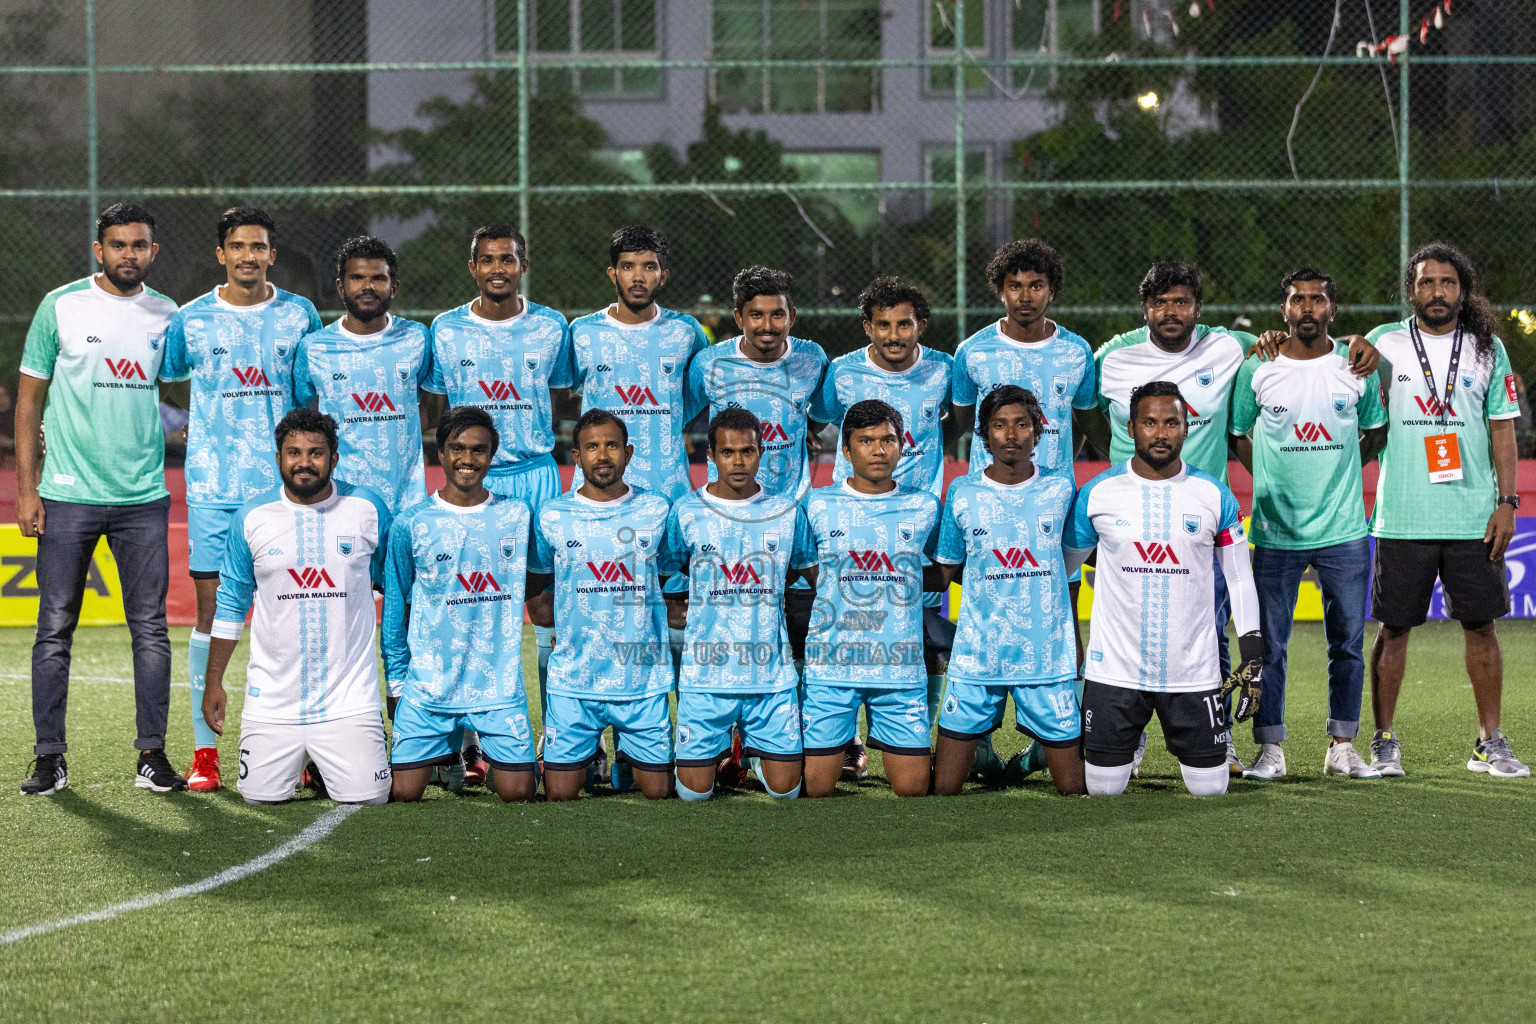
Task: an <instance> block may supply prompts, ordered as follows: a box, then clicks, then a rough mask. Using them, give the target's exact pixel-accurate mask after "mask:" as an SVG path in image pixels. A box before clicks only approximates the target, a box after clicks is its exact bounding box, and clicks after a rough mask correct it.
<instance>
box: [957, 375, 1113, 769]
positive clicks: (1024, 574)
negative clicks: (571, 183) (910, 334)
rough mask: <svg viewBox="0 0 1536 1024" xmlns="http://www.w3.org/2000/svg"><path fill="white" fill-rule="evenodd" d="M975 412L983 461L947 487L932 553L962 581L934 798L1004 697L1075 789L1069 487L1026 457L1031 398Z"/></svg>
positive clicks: (993, 396)
mask: <svg viewBox="0 0 1536 1024" xmlns="http://www.w3.org/2000/svg"><path fill="white" fill-rule="evenodd" d="M980 416H981V418H980V420H979V422H980V428H979V430H980V435H979V436H980V443H981V444H982V445H984V446H985V447H986V449H987V454H988V456H989V457H990V458H989V461H988V465H987V468H986V469H984V470H983V471H982V472H981V473H979V474H977V475H976V476H966V477H962V478H961V479H958V480H956V481H955V482H954V483H953V484H951V485H950V488H949V496H948V498H947V499H946V500H945V503H944V516H943V521H942V525H941V527H940V530H939V544H938V551H937V553H936V554H935V555H934V561H935V562H937V563H938V564H939V565H940V566H942V567H943V568H944V573H945V578H946V582H952V581H953V580H954V579H955V578H956V577H959V578H960V579H961V580H962V583H961V590H960V623H959V628H958V629H957V630H956V632H955V646H954V649H953V650H952V651H951V652H950V656H949V688H948V690H947V692H946V693H945V695H944V708H943V710H942V711H941V712H940V713H939V744H938V754H937V757H936V758H935V766H934V790H935V792H937V793H939V794H940V795H941V796H953V795H955V794H957V793H959V792H960V789H961V787H962V786H963V785H964V784H965V779H966V776H968V775H969V774H970V772H971V766H972V764H973V763H974V760H975V754H976V744H977V743H978V742H979V741H980V740H981V739H982V738H983V737H987V736H990V735H992V733H993V732H995V731H996V730H997V729H998V728H999V727H1000V726H1001V725H1002V719H1003V708H1004V704H1005V702H1006V701H1007V699H1008V697H1009V696H1012V697H1013V713H1014V721H1015V722H1016V723H1017V728H1018V730H1019V732H1021V733H1023V734H1024V735H1026V736H1028V737H1030V738H1031V739H1032V740H1034V741H1035V742H1037V743H1039V744H1040V745H1041V747H1042V748H1043V749H1044V751H1045V760H1046V763H1047V764H1048V765H1049V766H1050V771H1051V780H1052V781H1053V782H1055V784H1056V790H1057V792H1059V793H1062V794H1064V795H1066V794H1074V793H1082V792H1083V791H1084V784H1083V760H1082V756H1081V755H1080V754H1079V753H1078V742H1079V739H1080V737H1081V724H1080V719H1079V715H1078V700H1077V688H1076V686H1075V677H1076V675H1077V632H1076V629H1075V626H1076V622H1075V619H1076V616H1074V615H1073V614H1072V604H1071V598H1070V594H1069V589H1068V585H1067V580H1068V577H1069V573H1068V571H1067V567H1066V565H1065V563H1064V559H1063V556H1062V548H1061V544H1062V536H1063V534H1064V533H1065V531H1066V529H1067V520H1068V516H1069V514H1070V512H1071V508H1072V493H1073V487H1072V484H1071V482H1070V481H1069V480H1067V479H1066V478H1065V477H1063V476H1061V475H1060V474H1052V473H1046V472H1044V471H1043V470H1041V469H1040V468H1039V467H1038V466H1037V465H1036V464H1035V462H1034V461H1033V456H1034V454H1035V442H1036V440H1037V439H1038V438H1040V437H1042V436H1043V435H1044V433H1045V416H1044V414H1043V413H1042V412H1041V410H1040V403H1039V402H1038V401H1037V400H1036V399H1035V396H1034V395H1033V394H1031V393H1030V392H1029V391H1027V390H1025V389H1024V388H1021V387H1018V386H1017V385H1014V384H1004V385H1002V386H1001V387H998V388H994V389H993V390H991V391H989V392H987V394H986V397H984V398H983V399H982V401H981V411H980ZM962 566H963V569H962Z"/></svg>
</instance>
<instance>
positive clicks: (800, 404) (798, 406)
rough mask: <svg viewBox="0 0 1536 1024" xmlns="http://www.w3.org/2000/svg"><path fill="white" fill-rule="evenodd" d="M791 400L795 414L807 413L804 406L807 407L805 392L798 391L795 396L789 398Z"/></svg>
mask: <svg viewBox="0 0 1536 1024" xmlns="http://www.w3.org/2000/svg"><path fill="white" fill-rule="evenodd" d="M789 400H790V401H791V402H793V403H794V406H795V412H804V411H805V408H804V406H805V392H804V391H796V392H795V393H794V394H792V395H790V396H789Z"/></svg>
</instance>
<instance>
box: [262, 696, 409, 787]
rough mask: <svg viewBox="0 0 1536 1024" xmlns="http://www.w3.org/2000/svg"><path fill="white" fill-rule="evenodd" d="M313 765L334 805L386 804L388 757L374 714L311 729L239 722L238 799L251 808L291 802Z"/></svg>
mask: <svg viewBox="0 0 1536 1024" xmlns="http://www.w3.org/2000/svg"><path fill="white" fill-rule="evenodd" d="M307 761H314V762H315V765H316V766H317V767H318V768H319V769H320V776H321V778H323V779H324V780H325V788H326V792H328V793H329V794H330V796H331V799H332V800H336V801H339V802H341V803H348V804H382V803H384V802H385V801H387V800H388V799H389V788H390V774H389V752H388V751H387V750H386V749H385V745H384V722H383V720H382V719H381V718H380V717H379V713H378V712H377V711H369V712H367V713H366V714H361V715H351V716H349V717H347V718H337V719H333V720H331V721H329V722H314V723H311V724H309V725H294V724H283V725H279V724H275V723H272V722H249V721H245V720H243V719H242V720H241V722H240V782H239V786H240V795H241V796H243V797H245V799H246V800H247V801H248V802H250V803H263V804H269V803H281V802H282V801H284V800H291V799H293V794H294V791H295V790H296V789H298V788H299V783H300V781H301V780H302V779H303V776H304V765H305V762H307Z"/></svg>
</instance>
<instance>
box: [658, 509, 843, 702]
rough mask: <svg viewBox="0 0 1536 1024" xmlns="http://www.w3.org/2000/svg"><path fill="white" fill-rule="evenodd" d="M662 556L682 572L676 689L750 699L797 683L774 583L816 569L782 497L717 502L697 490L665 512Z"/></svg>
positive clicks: (798, 522)
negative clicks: (684, 588) (684, 589)
mask: <svg viewBox="0 0 1536 1024" xmlns="http://www.w3.org/2000/svg"><path fill="white" fill-rule="evenodd" d="M667 550H668V553H669V555H670V556H671V557H672V558H674V559H679V560H685V561H686V563H687V565H688V579H689V584H688V629H687V634H686V637H685V641H684V643H683V664H682V669H681V672H680V673H679V677H678V684H677V685H678V689H679V690H680V691H693V692H698V693H724V694H736V695H741V694H751V693H777V692H779V691H781V690H790V689H794V687H795V686H796V685H797V683H798V681H799V680H798V676H797V673H796V672H795V663H794V656H793V654H792V653H791V651H790V647H789V628H788V627H787V626H786V625H785V622H784V590H785V586H784V581H785V579H786V578H787V577H788V574H789V570H790V569H806V568H809V567H810V566H813V565H815V564H816V547H815V545H814V544H813V543H812V542H811V535H810V530H809V528H808V527H807V525H806V521H805V510H804V509H803V508H801V507H800V506H799V505H798V504H797V503H796V502H795V499H794V497H793V496H791V495H785V494H780V495H769V494H768V493H767V492H765V491H763V490H761V489H760V490H759V491H758V492H757V494H755V495H754V496H752V497H751V498H747V499H744V500H741V501H732V500H728V499H725V498H717V497H715V496H714V495H712V494H709V493H708V492H707V491H706V490H705V489H704V488H703V487H701V488H699V489H698V490H696V491H694V492H693V493H691V494H687V495H684V496H683V497H682V498H680V499H679V500H678V502H677V504H675V505H673V506H672V515H671V517H670V518H668V520H667Z"/></svg>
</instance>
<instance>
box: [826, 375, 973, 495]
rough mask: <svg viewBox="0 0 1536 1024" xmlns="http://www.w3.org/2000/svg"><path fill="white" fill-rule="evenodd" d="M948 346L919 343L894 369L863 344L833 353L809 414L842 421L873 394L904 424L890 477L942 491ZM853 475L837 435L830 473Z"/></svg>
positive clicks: (933, 491)
mask: <svg viewBox="0 0 1536 1024" xmlns="http://www.w3.org/2000/svg"><path fill="white" fill-rule="evenodd" d="M953 362H954V359H953V357H952V356H950V354H949V353H948V352H937V351H935V350H933V349H931V348H925V347H923V346H921V345H919V346H918V347H917V361H916V362H914V363H913V364H912V365H911V366H909V367H907V368H906V369H905V370H902V371H901V372H899V373H892V372H891V371H889V370H882V369H881V368H880V367H878V366H876V365H875V362H874V360H873V359H871V358H870V357H869V348H868V346H866V347H864V348H861V349H857V350H855V351H853V352H849V353H848V354H847V355H844V356H838V357H837V358H836V359H834V360H832V365H831V366H830V367H828V368H827V377H826V380H825V382H824V383H823V384H822V386H821V390H820V391H819V392H818V393H817V395H816V400H815V401H814V402H812V403H811V418H812V419H815V420H820V421H822V422H825V423H833V424H836V425H837V426H838V427H839V428H841V427H842V425H843V417H844V416H846V415H847V414H848V409H849V408H850V407H851V406H853V405H854V404H855V403H856V402H863V401H866V400H869V399H878V400H880V401H882V402H885V403H886V404H887V405H889V406H891V408H893V409H895V410H896V411H897V412H899V413H901V419H902V423H903V424H904V426H905V432H904V436H903V437H902V443H901V461H900V462H898V463H897V464H896V473H895V479H896V482H897V483H898V484H900V485H901V486H902V487H908V488H911V489H913V490H922V491H928V492H929V493H931V494H932V495H933V496H934V497H935V498H941V499H942V498H943V497H944V422H943V421H944V413H945V411H946V410H947V409H948V408H949V392H950V375H951V365H952V364H953ZM852 475H853V467H852V466H850V465H849V464H848V460H847V459H846V458H844V457H843V444H842V438H841V437H839V438H838V441H837V466H836V467H835V468H834V469H833V471H832V479H833V480H835V481H838V482H841V481H843V480H846V479H848V478H849V477H850V476H852Z"/></svg>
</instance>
